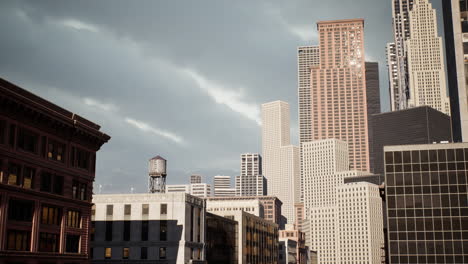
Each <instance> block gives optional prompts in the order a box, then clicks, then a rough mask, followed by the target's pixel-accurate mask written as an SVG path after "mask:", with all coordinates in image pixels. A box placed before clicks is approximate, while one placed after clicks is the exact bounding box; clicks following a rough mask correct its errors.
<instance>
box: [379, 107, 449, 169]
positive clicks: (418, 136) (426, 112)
mask: <svg viewBox="0 0 468 264" xmlns="http://www.w3.org/2000/svg"><path fill="white" fill-rule="evenodd" d="M371 120H372V121H371V122H372V126H373V128H372V130H373V135H374V139H373V143H372V145H373V148H372V149H371V171H372V172H373V173H375V174H380V175H383V174H384V166H383V163H384V160H383V147H384V146H392V145H405V144H408V145H410V144H430V143H434V142H441V141H452V135H451V127H450V117H449V116H448V115H446V114H444V113H441V112H439V111H437V110H435V109H433V108H431V107H429V106H421V107H416V108H410V109H406V110H400V111H395V112H388V113H382V114H377V115H373V116H372V119H371Z"/></svg>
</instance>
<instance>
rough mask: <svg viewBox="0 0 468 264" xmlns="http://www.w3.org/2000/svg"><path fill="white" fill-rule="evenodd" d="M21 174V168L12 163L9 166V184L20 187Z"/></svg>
mask: <svg viewBox="0 0 468 264" xmlns="http://www.w3.org/2000/svg"><path fill="white" fill-rule="evenodd" d="M20 173H21V166H19V165H17V164H14V163H10V164H9V165H8V184H10V185H19V176H20Z"/></svg>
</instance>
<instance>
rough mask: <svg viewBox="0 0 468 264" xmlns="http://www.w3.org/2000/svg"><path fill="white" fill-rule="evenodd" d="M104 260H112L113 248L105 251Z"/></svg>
mask: <svg viewBox="0 0 468 264" xmlns="http://www.w3.org/2000/svg"><path fill="white" fill-rule="evenodd" d="M104 258H105V259H111V258H112V248H106V249H105V251H104Z"/></svg>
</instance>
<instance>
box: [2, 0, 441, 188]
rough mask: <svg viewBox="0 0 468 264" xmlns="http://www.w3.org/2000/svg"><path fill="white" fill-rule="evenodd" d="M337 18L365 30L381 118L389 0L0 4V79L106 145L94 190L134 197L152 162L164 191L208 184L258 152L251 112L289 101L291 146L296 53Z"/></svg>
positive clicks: (255, 115)
mask: <svg viewBox="0 0 468 264" xmlns="http://www.w3.org/2000/svg"><path fill="white" fill-rule="evenodd" d="M434 6H435V7H436V8H438V9H439V8H440V0H435V1H434ZM439 13H440V12H439ZM344 18H364V19H365V21H366V25H365V42H366V55H367V60H370V61H371V60H373V61H378V62H379V63H380V65H379V67H380V77H381V82H380V84H381V87H380V89H381V100H382V110H383V111H387V110H388V107H389V106H388V105H389V103H388V91H387V90H388V79H387V74H386V64H385V45H386V43H387V42H389V41H390V40H391V37H392V34H391V1H390V0H326V1H321V0H292V1H284V0H256V1H251V0H245V1H244V0H242V1H232V0H200V1H191V0H185V1H181V0H170V1H164V0H148V1H143V0H139V1H126V0H120V1H117V0H99V1H94V0H80V1H60V0H55V1H52V0H31V1H22V0H17V1H13V0H11V1H10V0H6V1H0V33H1V41H0V77H1V78H4V79H7V80H9V81H11V82H13V83H16V84H18V85H20V86H21V87H24V88H26V89H27V90H30V91H32V92H34V93H36V94H38V95H40V96H42V97H44V98H46V99H48V100H50V101H52V102H54V103H56V104H58V105H60V106H62V107H65V108H67V109H69V110H71V111H73V112H76V113H78V114H80V115H82V116H84V117H86V118H88V119H90V120H91V121H94V122H96V123H98V124H100V125H101V126H102V130H103V131H104V132H106V133H108V134H109V135H111V136H112V139H111V141H110V142H109V143H108V144H106V145H104V146H103V148H102V149H101V151H100V152H99V153H98V165H97V166H98V168H97V169H98V170H97V173H96V186H99V185H102V189H101V191H102V192H103V193H105V192H106V193H108V192H130V189H131V188H132V187H133V188H134V190H135V192H144V191H146V188H147V187H146V186H147V162H148V159H149V158H151V157H152V156H155V155H157V154H158V155H161V156H163V157H165V158H166V159H167V160H168V166H169V169H168V174H169V175H168V183H170V184H176V183H185V182H187V179H188V177H189V175H190V174H191V173H200V174H202V175H204V176H205V177H206V180H207V181H208V182H211V178H212V177H213V176H214V175H231V176H235V175H237V174H238V171H239V166H240V165H239V155H240V154H241V153H244V152H260V151H261V138H260V126H259V119H260V105H261V104H262V103H265V102H269V101H273V100H284V101H287V102H288V103H290V104H291V125H292V128H291V133H292V140H293V142H294V143H297V142H298V140H297V138H298V125H297V119H298V118H297V66H296V49H297V46H302V45H313V44H316V43H317V39H316V37H317V33H316V24H315V23H316V22H317V21H320V20H331V19H344ZM96 192H99V190H96Z"/></svg>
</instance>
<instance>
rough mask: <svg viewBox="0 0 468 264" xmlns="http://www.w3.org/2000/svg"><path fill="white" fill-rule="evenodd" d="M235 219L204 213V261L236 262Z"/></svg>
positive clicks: (236, 227) (224, 263) (236, 263)
mask: <svg viewBox="0 0 468 264" xmlns="http://www.w3.org/2000/svg"><path fill="white" fill-rule="evenodd" d="M237 230H238V223H237V221H234V220H231V219H228V218H226V217H222V216H218V215H215V214H211V213H206V261H207V263H217V264H238V262H237V257H238V255H237V246H238V241H237V235H236V233H237Z"/></svg>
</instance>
